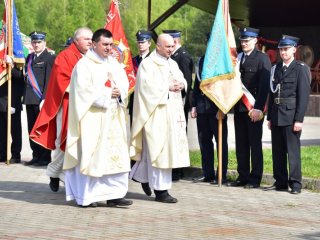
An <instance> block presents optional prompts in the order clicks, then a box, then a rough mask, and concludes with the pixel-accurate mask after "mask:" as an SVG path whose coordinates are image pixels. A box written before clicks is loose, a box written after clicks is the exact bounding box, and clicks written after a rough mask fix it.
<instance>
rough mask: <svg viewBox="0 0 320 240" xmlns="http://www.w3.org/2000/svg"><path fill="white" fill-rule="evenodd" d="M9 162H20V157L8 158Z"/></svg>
mask: <svg viewBox="0 0 320 240" xmlns="http://www.w3.org/2000/svg"><path fill="white" fill-rule="evenodd" d="M10 163H11V164H15V163H16V164H18V163H21V159H20V158H11V159H10Z"/></svg>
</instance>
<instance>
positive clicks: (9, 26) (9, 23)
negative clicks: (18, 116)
mask: <svg viewBox="0 0 320 240" xmlns="http://www.w3.org/2000/svg"><path fill="white" fill-rule="evenodd" d="M6 7H7V9H6V13H7V34H8V55H9V56H10V57H12V56H13V50H12V42H13V41H12V40H13V39H12V2H11V0H7V6H6ZM7 70H8V106H7V117H8V120H7V165H9V164H10V159H11V64H7Z"/></svg>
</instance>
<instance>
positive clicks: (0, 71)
mask: <svg viewBox="0 0 320 240" xmlns="http://www.w3.org/2000/svg"><path fill="white" fill-rule="evenodd" d="M6 55H7V35H6V10H4V14H3V18H2V29H1V35H0V86H1V85H2V84H3V83H4V82H5V81H6V79H4V77H5V76H6V75H7V65H6V63H5V60H4V58H5V56H6Z"/></svg>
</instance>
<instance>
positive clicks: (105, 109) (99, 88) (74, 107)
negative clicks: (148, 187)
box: [63, 29, 132, 207]
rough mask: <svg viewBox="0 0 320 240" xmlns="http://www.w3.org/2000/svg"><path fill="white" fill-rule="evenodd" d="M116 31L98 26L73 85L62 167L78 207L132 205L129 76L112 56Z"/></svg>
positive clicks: (76, 68) (67, 190)
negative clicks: (104, 203) (129, 195)
mask: <svg viewBox="0 0 320 240" xmlns="http://www.w3.org/2000/svg"><path fill="white" fill-rule="evenodd" d="M112 44H113V39H112V34H111V32H110V31H108V30H106V29H99V30H97V31H96V32H95V33H94V34H93V37H92V49H90V50H89V51H88V52H87V53H86V55H85V56H84V57H83V58H82V59H80V60H79V62H78V63H77V65H76V66H75V68H74V70H73V73H72V77H71V83H70V90H69V91H70V94H69V116H68V135H67V145H66V152H65V161H64V166H63V168H64V170H66V171H65V188H66V199H67V201H70V200H76V202H77V204H78V205H79V206H92V207H96V206H97V202H100V201H107V206H128V205H131V204H132V201H131V200H127V199H125V198H124V196H125V195H126V193H127V191H128V174H129V171H130V158H129V152H128V144H127V133H126V122H125V112H126V101H127V94H128V87H129V84H128V79H127V76H126V73H125V71H124V69H123V67H122V66H121V65H120V64H119V63H118V61H117V60H116V59H115V58H113V57H112V56H111V55H110V54H111V50H112Z"/></svg>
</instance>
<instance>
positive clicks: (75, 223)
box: [0, 163, 320, 240]
mask: <svg viewBox="0 0 320 240" xmlns="http://www.w3.org/2000/svg"><path fill="white" fill-rule="evenodd" d="M48 180H49V179H48V177H47V176H46V175H45V168H39V167H38V168H35V167H27V166H24V165H21V164H18V165H17V164H12V165H9V166H7V165H5V164H4V163H0V214H1V222H0V239H2V240H11V239H124V240H127V239H130V240H131V239H170V240H175V239H320V193H315V192H310V191H307V190H303V192H302V194H300V195H292V194H290V193H287V192H276V191H268V192H265V191H263V190H262V189H254V190H247V189H244V188H234V187H226V186H222V187H220V188H219V187H218V186H216V185H210V184H206V183H192V182H191V181H187V180H182V181H179V182H176V183H174V184H173V187H172V189H171V190H170V193H171V194H172V195H173V196H175V197H177V198H178V200H179V202H178V203H177V204H163V203H158V202H155V201H154V197H147V196H145V195H144V194H143V192H142V189H141V187H140V184H138V183H134V182H131V181H130V184H129V192H128V194H127V198H128V199H132V200H133V201H134V203H133V205H132V206H130V207H128V208H107V207H105V203H100V204H99V207H98V208H79V207H77V206H76V205H75V203H74V202H66V201H65V193H64V187H63V184H61V185H62V186H61V188H60V190H59V192H57V193H53V192H51V191H50V189H49V187H48Z"/></svg>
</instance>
